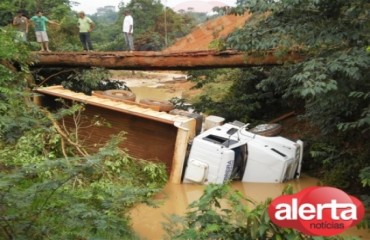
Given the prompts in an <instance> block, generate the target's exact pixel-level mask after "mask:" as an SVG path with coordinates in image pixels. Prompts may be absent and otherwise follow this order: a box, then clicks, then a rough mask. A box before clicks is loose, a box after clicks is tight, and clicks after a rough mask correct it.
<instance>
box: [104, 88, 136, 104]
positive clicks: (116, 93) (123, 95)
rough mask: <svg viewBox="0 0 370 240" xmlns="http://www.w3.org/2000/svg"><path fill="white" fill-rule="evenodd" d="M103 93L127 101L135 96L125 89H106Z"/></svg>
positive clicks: (132, 99)
mask: <svg viewBox="0 0 370 240" xmlns="http://www.w3.org/2000/svg"><path fill="white" fill-rule="evenodd" d="M103 94H104V95H106V96H109V97H112V98H115V99H120V100H127V101H133V102H134V101H135V99H136V96H135V94H134V93H132V92H130V91H127V90H119V89H116V90H106V91H104V92H103Z"/></svg>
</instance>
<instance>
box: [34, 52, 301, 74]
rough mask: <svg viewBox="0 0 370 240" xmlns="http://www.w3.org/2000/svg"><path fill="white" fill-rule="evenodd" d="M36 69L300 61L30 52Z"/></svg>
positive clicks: (290, 57) (232, 55)
mask: <svg viewBox="0 0 370 240" xmlns="http://www.w3.org/2000/svg"><path fill="white" fill-rule="evenodd" d="M32 54H33V55H34V56H36V58H37V62H36V63H35V64H34V66H36V67H82V68H88V67H103V68H108V69H131V70H188V69H205V68H238V67H252V66H260V65H280V64H283V63H286V62H298V61H301V60H302V59H303V57H302V56H301V55H300V54H298V53H296V52H290V53H287V54H285V55H284V56H276V55H275V53H274V52H273V51H265V52H251V53H246V52H238V51H230V50H228V51H221V52H219V51H195V52H143V51H134V52H50V53H49V52H33V53H32Z"/></svg>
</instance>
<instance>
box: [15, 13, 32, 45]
mask: <svg viewBox="0 0 370 240" xmlns="http://www.w3.org/2000/svg"><path fill="white" fill-rule="evenodd" d="M13 25H14V26H15V27H16V28H17V31H18V37H19V40H20V41H23V42H27V34H28V26H29V25H28V18H26V17H25V16H24V15H23V11H18V13H17V16H15V17H14V19H13Z"/></svg>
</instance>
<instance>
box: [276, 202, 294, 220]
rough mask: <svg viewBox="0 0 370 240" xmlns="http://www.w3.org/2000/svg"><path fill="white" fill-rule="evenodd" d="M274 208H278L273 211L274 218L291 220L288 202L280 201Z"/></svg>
mask: <svg viewBox="0 0 370 240" xmlns="http://www.w3.org/2000/svg"><path fill="white" fill-rule="evenodd" d="M276 209H278V210H279V211H276V212H275V218H276V219H277V220H291V219H292V217H291V216H290V213H291V209H290V205H289V204H287V203H280V204H278V205H277V206H276ZM280 209H281V210H280Z"/></svg>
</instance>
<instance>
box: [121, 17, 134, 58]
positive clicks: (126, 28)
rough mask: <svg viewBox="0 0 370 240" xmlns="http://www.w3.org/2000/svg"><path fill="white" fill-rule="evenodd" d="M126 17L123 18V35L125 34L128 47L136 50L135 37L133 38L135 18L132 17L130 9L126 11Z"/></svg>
mask: <svg viewBox="0 0 370 240" xmlns="http://www.w3.org/2000/svg"><path fill="white" fill-rule="evenodd" d="M124 15H125V18H124V19H123V27H122V30H123V35H124V36H125V41H126V47H127V49H129V50H130V52H131V51H134V39H133V36H132V34H133V32H134V19H133V18H132V16H131V14H130V12H129V11H128V10H125V11H124Z"/></svg>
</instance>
